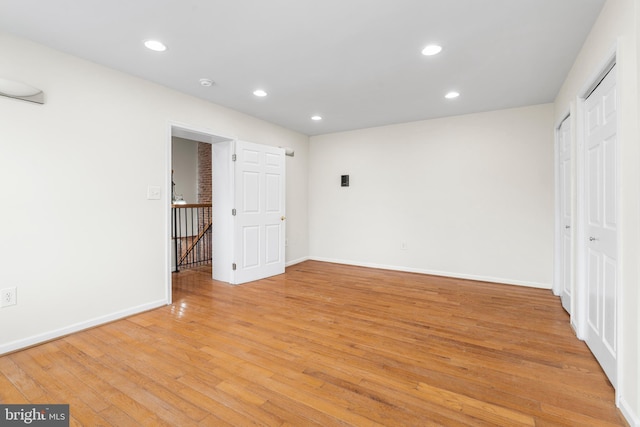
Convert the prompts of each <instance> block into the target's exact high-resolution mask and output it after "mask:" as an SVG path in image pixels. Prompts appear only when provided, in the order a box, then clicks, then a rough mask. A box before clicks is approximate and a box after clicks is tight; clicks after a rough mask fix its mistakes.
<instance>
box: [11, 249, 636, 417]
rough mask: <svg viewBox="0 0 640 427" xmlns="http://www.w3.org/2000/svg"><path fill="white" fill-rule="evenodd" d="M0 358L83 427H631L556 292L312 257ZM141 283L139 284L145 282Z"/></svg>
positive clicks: (178, 279)
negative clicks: (269, 274) (265, 275)
mask: <svg viewBox="0 0 640 427" xmlns="http://www.w3.org/2000/svg"><path fill="white" fill-rule="evenodd" d="M173 282H174V293H173V298H174V303H173V304H172V305H171V306H167V307H163V308H159V309H156V310H153V311H150V312H147V313H143V314H140V315H136V316H132V317H130V318H128V319H125V320H120V321H116V322H113V323H110V324H107V325H103V326H100V327H96V328H93V329H90V330H87V331H84V332H80V333H76V334H73V335H70V336H68V337H65V338H61V339H59V340H56V341H52V342H49V343H46V344H42V345H40V346H37V347H33V348H30V349H26V350H23V351H19V352H15V353H12V354H9V355H5V356H3V357H0V372H1V374H0V402H2V403H69V404H70V409H71V416H72V420H71V425H84V426H100V425H112V426H136V425H147V426H160V425H167V426H226V425H229V426H247V425H260V426H262V425H264V426H310V425H318V426H343V425H351V426H378V425H384V426H431V425H434V426H435V425H444V426H490V425H491V426H495V425H497V426H556V425H566V426H620V425H625V423H624V422H623V420H622V417H621V416H620V415H619V412H618V411H617V409H616V407H615V404H614V391H613V389H612V387H611V385H610V384H609V382H608V381H607V379H606V377H605V374H604V373H603V372H602V370H601V369H600V367H599V365H598V364H597V363H596V361H595V359H594V357H593V356H592V355H591V353H590V352H589V350H588V349H587V347H586V345H585V344H584V343H583V342H581V341H579V340H578V339H577V338H576V337H575V335H574V333H573V331H572V329H571V327H570V325H569V318H568V315H567V314H566V313H565V312H564V311H563V309H562V308H561V306H560V302H559V300H558V298H556V297H554V296H553V295H552V293H551V291H548V290H540V289H530V288H524V287H517V286H507V285H497V284H490V283H480V282H471V281H465V280H459V279H450V278H441V277H433V276H425V275H419V274H410V273H400V272H392V271H384V270H375V269H366V268H360V267H352V266H342V265H336V264H329V263H320V262H314V261H307V262H304V263H300V264H297V265H294V266H292V267H289V268H288V269H287V272H286V274H284V275H280V276H277V277H273V278H269V279H265V280H261V281H257V282H252V283H247V284H244V285H240V286H235V287H234V286H230V285H227V284H224V283H221V282H215V281H213V280H211V279H210V270H208V269H206V268H205V269H199V270H191V271H182V272H180V273H177V274H174V275H173ZM134 285H135V284H132V286H134Z"/></svg>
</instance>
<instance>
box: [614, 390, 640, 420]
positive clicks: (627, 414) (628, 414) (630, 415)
mask: <svg viewBox="0 0 640 427" xmlns="http://www.w3.org/2000/svg"><path fill="white" fill-rule="evenodd" d="M618 408H620V412H622V415H623V416H624V418H625V420H627V422H628V423H629V425H630V426H631V427H640V417H639V416H638V414H636V413H635V412H633V410H632V409H631V408H630V406H629V403H628V402H627V401H626V400H624V398H623V397H620V398H619V399H618Z"/></svg>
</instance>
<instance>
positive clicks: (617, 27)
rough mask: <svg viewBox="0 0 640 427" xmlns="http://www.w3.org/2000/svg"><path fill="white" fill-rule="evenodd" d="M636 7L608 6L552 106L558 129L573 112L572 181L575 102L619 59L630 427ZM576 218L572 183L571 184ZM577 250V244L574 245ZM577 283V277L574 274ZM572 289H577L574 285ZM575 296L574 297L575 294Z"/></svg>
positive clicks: (639, 239)
mask: <svg viewBox="0 0 640 427" xmlns="http://www.w3.org/2000/svg"><path fill="white" fill-rule="evenodd" d="M639 22H640V2H638V1H636V0H608V1H607V2H606V3H605V6H604V7H603V9H602V12H601V14H600V16H599V18H598V20H597V21H596V23H595V24H594V26H593V28H592V30H591V33H590V34H589V37H588V38H587V40H586V41H585V43H584V45H583V47H582V50H581V51H580V54H579V55H578V57H577V59H576V61H575V63H574V65H573V67H572V69H571V71H570V73H569V75H568V76H567V79H566V80H565V82H564V84H563V86H562V88H561V90H560V92H559V94H558V97H557V98H556V101H555V121H556V123H557V124H559V123H560V120H561V119H562V117H563V116H564V114H566V113H567V112H569V111H571V113H572V116H573V122H572V123H573V126H574V131H573V135H574V140H573V152H574V156H573V158H574V164H573V167H574V175H575V167H576V164H575V159H576V158H577V153H578V151H577V139H576V138H577V134H578V133H577V132H576V131H575V130H576V126H577V124H576V121H575V118H576V113H577V98H578V97H579V96H582V95H584V94H583V93H582V91H583V90H584V89H585V88H586V87H587V86H588V85H589V83H591V82H592V81H593V79H594V78H595V76H596V75H597V73H598V71H599V69H600V68H601V67H602V66H603V65H604V63H605V62H606V60H607V59H608V58H609V57H610V56H611V55H612V54H613V53H615V54H616V57H617V58H616V59H617V65H616V68H617V88H618V102H619V108H620V116H619V118H618V129H619V132H618V142H619V147H620V187H619V191H620V197H621V200H620V214H619V215H620V228H619V239H620V245H619V251H618V254H619V257H620V266H621V270H620V277H619V286H620V288H621V289H620V296H621V297H620V300H619V303H620V304H619V307H618V308H619V310H620V315H621V316H620V323H619V329H618V333H619V337H620V338H619V345H620V346H619V348H618V357H619V359H620V365H619V370H618V378H619V380H618V389H617V396H618V399H619V403H620V407H621V410H622V412H623V413H624V415H625V417H626V418H627V421H629V423H630V424H631V425H639V426H640V388H639V387H640V371H639V366H638V361H639V360H640V349H639V348H638V346H639V345H640V327H639V326H640V317H639V315H638V307H640V295H639V292H638V287H639V284H640V271H639V269H640V262H639V260H640V146H639V145H640V144H639V142H640V132H639V130H638V117H639V116H640V109H639V107H638V105H639V101H640V99H639V96H640V92H639V91H638V87H639V79H640V76H639V74H638V64H637V61H638V58H639V57H640V40H639V36H640V33H639V30H640V27H639V24H638V23H639ZM573 189H574V196H573V205H574V212H576V195H575V190H576V183H575V182H574V184H573ZM574 243H575V244H576V245H577V244H579V242H577V241H575V242H574ZM574 277H575V274H574ZM574 287H575V283H574ZM574 294H575V291H574Z"/></svg>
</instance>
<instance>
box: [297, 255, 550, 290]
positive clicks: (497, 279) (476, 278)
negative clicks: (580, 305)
mask: <svg viewBox="0 0 640 427" xmlns="http://www.w3.org/2000/svg"><path fill="white" fill-rule="evenodd" d="M309 259H310V260H313V261H322V262H332V263H336V264H346V265H355V266H358V267H369V268H379V269H382V270H393V271H403V272H406V273H420V274H429V275H433V276H442V277H452V278H455V279H466V280H474V281H478V282H490V283H499V284H503V285H516V286H525V287H528V288H539V289H551V284H549V283H537V282H528V281H524V280H511V279H505V278H501V277H489V276H477V275H473V274H461V273H452V272H449V271H437V270H426V269H422V268H412V267H403V266H397V265H386V264H375V263H369V262H358V261H350V260H341V259H333V258H323V257H309Z"/></svg>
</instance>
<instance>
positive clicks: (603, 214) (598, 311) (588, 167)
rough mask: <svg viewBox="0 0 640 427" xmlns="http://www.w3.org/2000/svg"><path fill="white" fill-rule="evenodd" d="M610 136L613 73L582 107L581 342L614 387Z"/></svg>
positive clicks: (613, 150)
mask: <svg viewBox="0 0 640 427" xmlns="http://www.w3.org/2000/svg"><path fill="white" fill-rule="evenodd" d="M616 133H617V99H616V81H615V68H614V69H612V70H611V71H610V72H609V74H608V75H607V76H606V77H605V78H604V80H603V81H602V82H601V83H600V85H599V86H598V87H597V88H596V89H595V90H594V91H593V93H592V94H591V95H590V96H589V98H587V100H586V101H585V150H586V157H585V178H586V186H585V187H586V200H585V202H586V207H585V209H586V224H585V227H586V229H585V238H586V240H587V241H586V242H585V244H586V245H587V247H586V282H587V283H586V285H587V286H586V293H587V295H586V296H587V298H586V300H587V307H586V314H587V315H586V323H587V324H586V326H587V327H586V342H587V344H588V346H589V348H590V349H591V351H592V352H593V354H594V355H595V356H596V358H597V359H598V362H600V365H601V366H602V368H603V369H604V371H605V373H606V374H607V376H608V377H609V380H610V381H611V383H612V384H613V385H614V387H615V385H616V380H617V376H616V374H617V369H616V358H617V324H616V319H617V286H618V269H617V265H618V262H617V258H618V256H617V245H618V244H617V238H618V214H617V205H618V203H617V198H618V195H617V165H618V159H617V140H616V136H617V135H616Z"/></svg>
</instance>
